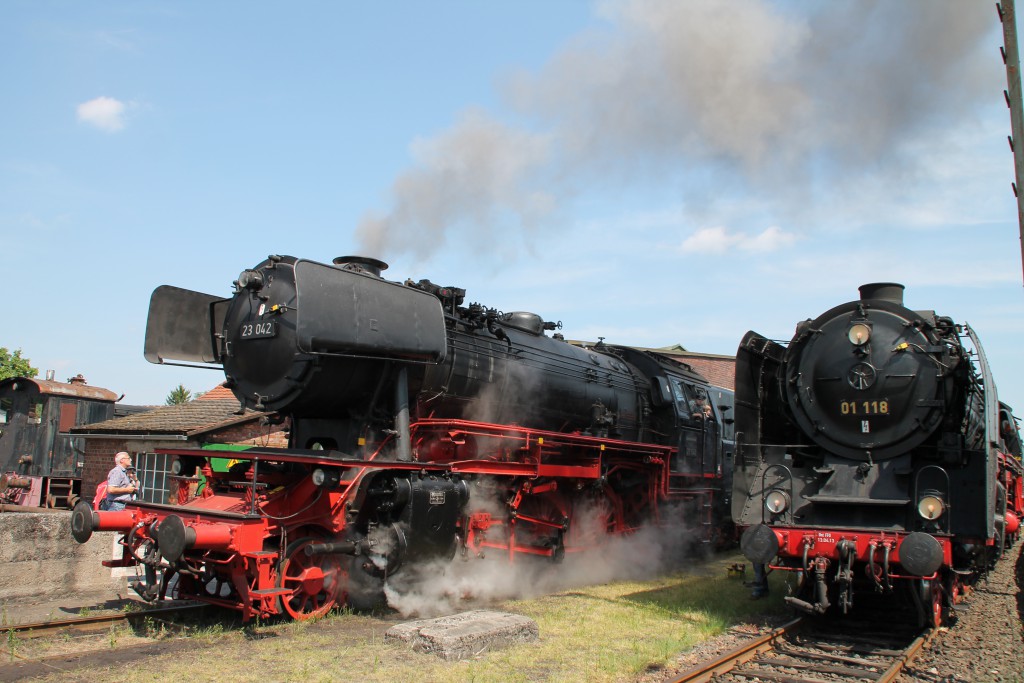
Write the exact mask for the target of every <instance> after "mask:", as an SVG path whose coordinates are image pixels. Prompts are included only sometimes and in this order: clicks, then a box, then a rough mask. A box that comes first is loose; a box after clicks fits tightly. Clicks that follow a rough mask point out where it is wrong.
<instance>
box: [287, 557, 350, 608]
mask: <svg viewBox="0 0 1024 683" xmlns="http://www.w3.org/2000/svg"><path fill="white" fill-rule="evenodd" d="M318 542H320V539H317V538H303V539H300V540H298V541H295V542H294V543H291V544H289V546H288V551H287V553H286V556H285V559H284V561H283V562H282V563H281V568H280V570H279V572H278V582H279V585H280V587H281V588H287V589H288V590H290V591H291V592H290V593H289V594H287V595H284V596H282V597H281V605H282V607H283V608H284V611H285V613H287V614H288V615H289V616H290V617H292V618H293V619H298V620H300V621H302V620H306V619H314V618H316V617H322V616H323V615H325V614H327V613H328V612H329V611H330V610H331V608H332V607H334V605H335V604H337V601H338V590H339V587H340V584H341V582H342V580H343V578H344V576H343V572H342V569H341V563H340V562H339V560H338V558H337V556H334V555H317V556H313V557H310V556H308V555H306V546H308V545H309V544H311V543H318Z"/></svg>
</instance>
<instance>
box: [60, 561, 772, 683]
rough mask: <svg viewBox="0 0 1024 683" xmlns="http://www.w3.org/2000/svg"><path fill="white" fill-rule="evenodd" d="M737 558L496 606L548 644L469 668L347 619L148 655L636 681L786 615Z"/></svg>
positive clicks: (407, 672) (260, 677)
mask: <svg viewBox="0 0 1024 683" xmlns="http://www.w3.org/2000/svg"><path fill="white" fill-rule="evenodd" d="M737 561H742V558H741V557H739V556H738V555H737V554H732V553H730V554H727V555H719V556H716V557H714V558H712V559H710V560H708V561H705V562H701V563H699V564H695V565H694V566H693V567H691V568H690V569H688V570H686V571H683V572H680V573H677V574H674V575H672V576H667V577H663V578H659V579H656V580H653V581H635V582H634V581H620V582H613V583H607V584H602V585H595V586H587V587H582V588H575V589H572V590H568V591H564V592H561V593H557V594H553V595H548V596H543V597H539V598H534V599H528V600H515V601H510V602H506V603H503V604H501V605H497V606H494V609H502V610H505V611H509V612H514V613H517V614H521V615H525V616H528V617H530V618H532V619H534V620H535V621H536V622H537V624H538V626H539V628H540V637H539V639H538V640H537V641H535V642H532V643H524V644H520V645H516V646H513V647H509V648H506V649H503V650H498V651H494V652H485V653H483V654H480V655H478V656H477V657H475V658H472V659H468V660H464V661H461V662H445V661H443V660H441V659H439V658H437V657H435V656H432V655H425V654H417V653H414V652H413V651H412V650H411V649H409V648H408V647H407V646H406V645H404V644H391V643H385V642H384V632H385V631H386V629H387V628H389V627H390V626H392V625H393V624H394V623H397V622H395V621H389V622H384V621H381V620H380V619H378V618H377V617H374V616H372V615H365V614H355V613H351V612H347V611H346V612H341V613H335V614H331V615H328V616H327V617H325V618H323V619H320V620H318V621H316V622H277V623H271V624H262V625H257V626H252V625H251V626H249V627H246V628H238V627H237V626H234V625H231V624H230V623H229V624H228V625H227V626H225V625H223V622H215V623H214V624H212V625H210V626H206V627H199V628H195V629H192V630H190V633H192V634H193V635H191V636H190V639H192V640H193V641H194V642H195V647H194V648H189V649H187V650H186V651H185V652H184V653H182V652H179V653H177V654H173V655H171V654H167V655H157V656H151V657H148V658H147V662H148V664H147V672H148V674H147V677H148V678H149V680H153V681H174V682H175V683H177V682H178V681H181V680H221V679H224V680H228V679H230V680H232V681H239V682H242V681H254V682H256V681H258V682H259V683H270V682H272V681H335V680H341V679H350V680H360V681H381V682H385V681H387V682H390V681H396V680H398V681H404V680H416V681H476V682H484V683H486V682H492V681H493V682H497V681H501V682H503V683H504V682H506V681H509V682H517V681H518V682H523V683H526V682H533V681H553V682H559V681H580V680H588V681H598V682H601V681H633V680H636V679H637V678H638V677H639V676H640V675H642V674H643V673H644V672H645V671H651V670H657V669H658V668H660V667H663V666H666V665H668V664H670V663H671V662H672V661H673V660H674V659H675V658H676V657H677V656H678V654H679V653H681V652H683V651H685V650H687V649H688V648H690V647H692V646H694V645H696V644H698V643H701V642H703V641H705V640H707V639H709V638H712V637H714V636H717V635H719V634H721V633H723V632H724V631H725V630H727V629H728V628H729V627H730V626H732V625H733V624H736V623H740V622H743V621H751V620H757V619H758V618H759V617H761V616H762V615H763V614H765V613H769V614H784V613H786V609H785V608H784V607H783V601H782V595H783V594H784V593H785V590H784V588H783V581H782V579H781V577H777V576H772V577H771V581H772V596H771V597H770V598H769V599H767V600H761V601H754V600H752V599H751V598H750V597H749V591H748V589H745V588H743V586H742V579H740V578H738V577H730V576H728V575H727V572H726V567H727V566H729V565H730V564H732V563H734V562H737ZM197 672H201V675H200V677H199V678H197ZM91 674H97V678H101V677H102V678H108V679H115V680H116V679H118V678H127V677H131V672H130V669H127V668H121V667H104V668H103V669H102V671H101V670H94V671H92V672H91ZM53 680H58V679H53Z"/></svg>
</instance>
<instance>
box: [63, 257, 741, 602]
mask: <svg viewBox="0 0 1024 683" xmlns="http://www.w3.org/2000/svg"><path fill="white" fill-rule="evenodd" d="M385 268H387V265H386V264H384V263H383V262H381V261H378V260H376V259H370V258H356V257H341V258H338V259H335V260H334V262H333V263H332V264H324V263H319V262H315V261H310V260H304V259H299V258H294V257H290V256H276V255H273V256H270V257H269V258H268V259H267V260H265V261H263V262H262V263H260V264H259V265H257V266H256V267H255V268H251V269H247V270H244V271H243V272H242V273H241V274H240V275H239V276H238V279H237V280H236V281H235V283H234V293H233V294H232V295H231V296H230V297H228V298H223V297H218V296H213V295H208V294H202V293H198V292H193V291H189V290H183V289H179V288H175V287H170V286H164V287H160V288H158V289H157V290H156V291H155V292H154V293H153V296H152V299H151V304H150V311H149V320H148V325H147V331H146V342H145V356H146V358H147V359H148V360H150V361H151V362H154V363H164V362H168V361H176V362H185V363H191V364H219V365H222V366H223V370H224V374H225V376H226V382H227V386H229V387H230V388H231V389H232V391H233V392H234V394H235V396H236V397H237V398H238V399H239V401H240V403H241V408H242V409H245V408H249V409H254V410H258V411H264V412H266V413H267V414H268V418H267V419H269V420H272V421H283V420H287V421H288V429H289V430H290V431H289V447H288V448H287V449H270V448H258V447H257V448H250V449H248V450H245V451H242V452H232V453H231V456H230V457H232V458H234V459H235V460H236V461H237V462H236V464H234V465H233V466H232V467H231V468H230V470H229V471H227V472H218V471H215V469H214V468H212V467H211V465H210V457H211V455H222V454H217V453H216V452H211V451H208V450H192V449H165V450H162V451H160V452H163V453H169V454H171V455H173V456H174V458H175V459H174V462H173V465H172V472H173V477H172V479H173V480H174V481H175V482H176V486H175V491H174V492H173V494H172V495H173V501H171V502H168V503H144V502H138V501H137V502H133V503H129V504H128V505H127V508H126V509H125V510H123V511H94V510H93V509H91V508H90V507H89V506H88V505H87V504H85V503H83V504H80V505H78V506H76V508H75V510H74V512H73V514H72V521H71V525H72V533H73V535H74V537H75V539H76V540H78V541H79V542H82V543H84V542H85V541H87V540H88V539H89V537H90V535H91V534H92V532H93V531H95V530H101V531H111V530H112V531H117V532H120V533H122V534H123V539H122V545H123V556H122V558H121V559H120V560H116V561H113V562H111V563H110V564H111V565H121V566H130V565H136V564H140V563H141V564H143V565H145V566H147V567H148V568H149V569H150V571H149V572H147V573H148V574H153V573H154V572H153V571H152V570H154V569H157V568H162V569H163V570H164V571H163V577H164V586H166V585H167V582H168V580H169V577H171V576H173V575H175V574H176V575H177V577H178V580H177V587H178V588H177V590H178V595H179V596H180V597H183V598H190V599H198V600H202V601H205V602H208V603H213V604H218V605H222V606H226V607H231V608H234V609H237V610H240V611H241V613H242V615H243V618H244V619H251V618H253V617H269V616H272V615H286V616H288V617H292V618H295V619H307V618H311V617H315V616H319V615H322V614H324V613H326V612H327V611H328V610H330V609H331V608H332V607H333V606H335V605H338V604H354V605H361V604H365V603H366V602H367V601H371V600H373V599H374V598H375V597H377V596H379V595H380V593H381V590H382V587H383V585H384V582H385V580H392V579H395V578H396V577H400V576H402V574H403V573H404V572H415V570H416V568H417V567H418V566H423V565H425V564H426V563H428V562H431V561H433V560H441V561H449V560H451V559H452V558H454V557H456V556H461V557H463V558H467V559H470V558H473V557H479V556H482V555H483V554H484V553H485V552H495V553H499V554H503V555H507V557H508V559H509V560H510V561H514V560H519V559H520V558H525V557H533V558H541V559H547V560H550V561H553V562H558V561H560V560H561V559H562V558H563V557H564V556H565V555H566V554H567V553H578V552H581V551H584V550H587V549H590V548H593V547H595V546H597V545H598V544H600V543H601V541H602V540H603V539H606V538H608V537H610V536H615V535H620V534H626V533H628V532H631V531H633V530H636V529H638V528H639V527H641V526H642V525H644V524H649V523H653V524H660V525H664V526H665V527H667V528H668V529H669V530H670V531H671V533H673V534H676V535H679V534H682V533H684V531H683V530H684V529H690V530H691V532H692V533H693V534H694V535H695V536H697V537H700V538H712V537H714V536H715V535H716V534H717V533H719V532H721V530H722V521H721V520H722V519H723V518H727V516H728V506H729V503H728V494H729V491H730V483H729V473H730V472H729V466H728V464H729V463H730V462H731V459H732V452H731V444H732V442H731V440H730V436H731V431H732V418H731V415H730V414H729V411H730V410H731V407H732V395H731V392H730V391H728V390H725V389H720V388H717V387H713V386H711V385H710V384H709V383H708V382H707V381H706V380H705V379H704V378H703V377H702V376H701V375H699V374H698V373H697V372H695V371H694V370H693V369H692V368H691V367H689V366H688V365H686V364H683V363H681V362H678V361H676V360H674V359H672V358H669V357H667V356H664V355H661V354H658V353H654V352H650V351H644V350H639V349H633V348H629V347H624V346H613V345H608V344H604V343H603V341H602V342H599V343H597V344H595V345H593V346H591V347H589V348H587V347H583V346H579V345H574V344H570V343H569V342H567V341H565V340H564V339H563V338H562V335H561V334H560V333H559V332H557V330H558V329H560V328H561V323H553V322H547V321H544V320H543V319H542V318H541V317H540V316H538V315H536V314H533V313H525V312H512V313H501V312H499V311H497V310H495V309H490V308H486V307H484V306H482V305H480V304H478V303H471V304H469V305H468V306H464V303H465V290H463V289H460V288H456V287H442V286H438V285H435V284H434V283H432V282H430V281H429V280H420V281H418V282H413V281H411V280H407V281H405V282H394V281H389V280H386V279H384V278H383V277H382V275H381V272H382V271H383V270H384V269H385ZM548 333H552V334H548Z"/></svg>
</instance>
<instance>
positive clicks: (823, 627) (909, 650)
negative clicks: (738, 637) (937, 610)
mask: <svg viewBox="0 0 1024 683" xmlns="http://www.w3.org/2000/svg"><path fill="white" fill-rule="evenodd" d="M935 633H936V631H935V630H934V629H931V630H928V631H914V630H908V629H906V628H902V627H901V626H900V625H898V624H895V625H894V624H891V623H889V624H887V623H884V622H853V621H846V622H843V623H835V624H832V623H824V622H821V621H819V620H808V619H804V618H799V619H794V620H793V621H791V622H789V623H787V624H784V625H783V626H781V627H779V628H777V629H775V630H774V631H772V632H771V633H768V634H766V635H764V636H762V637H760V638H757V639H755V640H753V641H751V642H749V643H746V644H744V645H741V646H740V647H738V648H736V649H734V650H732V651H731V652H728V653H726V654H725V655H723V656H721V657H719V658H718V659H716V660H714V661H711V662H708V663H706V664H703V665H701V666H698V667H695V668H693V669H691V670H689V671H687V672H686V673H684V674H683V675H682V677H680V678H678V679H676V680H675V683H702V682H703V681H712V680H714V681H721V682H723V683H724V682H726V681H728V682H732V681H737V682H738V681H751V680H758V681H777V682H779V683H817V682H819V681H830V682H831V683H837V682H841V681H877V682H879V683H889V682H890V681H894V680H896V677H897V676H898V675H899V673H900V671H902V669H903V667H904V666H906V665H907V663H908V662H910V661H911V660H912V659H913V658H914V657H915V656H916V655H917V653H918V652H920V651H921V649H922V648H924V647H925V646H926V645H927V644H928V643H929V642H930V641H931V639H932V638H933V637H934V635H935Z"/></svg>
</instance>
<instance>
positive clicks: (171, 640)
mask: <svg viewBox="0 0 1024 683" xmlns="http://www.w3.org/2000/svg"><path fill="white" fill-rule="evenodd" d="M1022 548H1024V544H1018V545H1017V547H1015V548H1014V549H1012V550H1011V551H1010V556H1008V557H1007V558H1006V559H1004V560H1003V561H1002V562H1000V563H999V565H998V566H997V567H996V569H995V570H994V571H993V572H991V573H990V575H989V576H988V578H987V580H985V581H982V582H981V583H980V584H979V585H978V586H977V587H976V589H975V590H974V591H973V592H972V594H971V595H970V597H969V598H968V600H967V602H966V603H965V604H964V605H963V606H962V607H960V608H959V609H958V621H957V622H956V624H955V625H953V626H952V627H950V628H944V629H942V631H941V632H940V633H939V635H938V637H937V638H936V640H935V641H934V643H933V645H932V646H931V648H930V649H929V650H928V651H927V652H925V653H923V654H922V655H921V656H920V657H919V658H918V660H917V661H915V662H914V663H913V665H912V666H911V667H910V668H909V669H908V671H907V673H906V675H904V676H902V677H901V679H900V681H901V683H910V682H911V681H926V682H929V683H968V682H983V681H993V682H1002V681H1024V626H1022V624H1024V591H1022V588H1024V555H1022V554H1021V550H1022ZM133 603H134V601H132V600H131V598H130V597H128V596H120V595H109V596H108V595H94V596H79V598H78V599H77V600H76V599H75V598H71V597H67V598H57V599H54V600H51V601H45V600H43V601H38V602H37V603H35V604H32V605H22V606H21V607H20V608H19V606H17V605H12V604H7V605H4V608H5V610H6V612H5V614H6V617H5V618H7V619H8V622H7V625H9V624H10V623H12V621H14V617H15V616H22V617H25V616H30V617H38V618H37V619H25V618H23V619H18V621H22V622H25V621H33V620H35V621H42V620H44V619H46V618H54V617H56V618H60V617H61V616H62V615H63V616H73V615H74V614H77V613H80V612H81V611H82V610H83V609H84V610H85V611H86V612H87V613H92V614H100V613H104V612H110V611H118V610H124V609H126V607H125V606H126V605H129V607H128V609H132V608H134V607H133V606H132V605H133ZM136 606H137V605H136ZM219 619H220V620H221V621H224V620H228V621H230V615H225V614H224V613H221V614H220V617H219ZM782 620H784V619H782ZM782 620H780V619H779V618H778V617H777V616H776V617H774V618H768V617H766V618H764V619H762V620H760V621H759V620H757V619H755V620H752V621H751V622H750V623H745V624H738V625H736V626H735V627H733V628H732V629H730V631H729V632H728V633H726V634H725V635H723V636H720V637H718V638H715V639H713V640H710V641H707V642H705V643H703V644H701V645H699V646H697V647H695V648H693V649H691V650H688V651H686V652H682V653H680V654H679V656H678V657H677V659H676V660H675V663H674V665H673V666H671V667H668V668H658V669H656V670H651V671H649V672H648V673H646V674H644V675H643V676H641V677H639V678H637V679H635V681H634V683H658V682H661V681H669V680H673V679H674V678H675V677H677V676H678V675H679V674H681V673H682V672H684V671H686V670H688V669H689V668H691V667H693V666H695V665H696V664H698V663H700V662H701V661H703V660H704V659H706V658H709V657H711V656H714V655H715V654H717V653H721V652H724V651H726V650H729V649H732V648H734V647H736V646H737V645H738V644H740V643H741V642H742V641H744V640H746V639H747V638H749V637H752V636H756V635H759V634H761V633H764V632H767V631H768V630H770V629H772V628H774V627H776V626H778V625H779V623H780V621H782ZM401 621H402V619H401V617H399V616H398V615H394V614H386V615H382V616H381V615H360V617H359V618H358V619H354V620H344V621H338V622H332V621H330V620H326V621H324V622H322V623H321V624H318V625H317V628H318V630H326V632H327V633H328V634H329V636H330V640H331V642H332V646H334V647H337V648H338V649H339V651H344V650H345V649H347V648H360V647H365V646H366V643H367V642H375V639H379V637H380V634H381V633H383V632H384V631H386V630H387V629H388V628H389V627H391V626H392V625H394V624H396V623H399V622H401ZM217 622H218V617H217V616H216V615H213V616H212V618H211V619H210V620H208V622H207V623H217ZM266 638H274V639H282V640H291V642H290V643H289V645H290V646H291V645H292V644H293V646H294V648H295V649H297V650H301V648H302V647H303V643H302V642H301V641H302V632H301V631H294V630H290V629H288V628H274V627H273V626H269V627H268V626H263V627H259V628H248V629H247V628H243V627H240V626H239V625H238V624H234V625H227V626H225V627H224V629H223V633H220V634H218V631H217V630H216V629H214V630H213V632H212V635H208V636H202V637H198V638H195V637H193V638H187V639H181V638H179V637H176V634H174V633H173V629H172V631H170V632H168V631H165V630H164V629H157V631H156V632H154V631H153V624H150V625H149V628H148V629H143V628H138V627H137V628H136V629H135V630H134V631H133V630H132V629H130V628H128V627H124V626H122V627H120V630H119V631H117V632H116V634H115V633H114V632H109V633H108V632H103V633H99V634H97V635H95V636H88V637H82V638H75V639H71V638H65V639H64V643H63V644H60V643H57V644H56V645H54V644H51V646H50V649H49V650H40V649H38V648H37V646H36V645H34V644H32V643H30V642H28V641H25V642H23V643H19V644H18V647H17V648H16V649H15V652H14V653H13V654H11V653H10V648H7V651H5V652H3V653H2V659H0V683H5V682H7V681H18V680H25V679H33V678H38V677H46V676H50V677H53V676H55V675H56V676H58V679H59V680H62V681H83V682H85V681H92V680H97V677H99V679H102V678H103V677H104V675H105V674H106V673H107V672H108V671H109V669H108V667H111V666H115V667H116V666H117V665H119V664H128V663H132V662H136V663H138V662H144V661H145V660H147V659H150V658H154V657H157V656H160V655H168V654H171V655H173V654H175V653H182V654H185V653H187V654H188V655H190V656H192V657H196V656H198V657H203V656H205V655H204V654H203V653H206V652H209V656H211V657H215V656H216V652H217V650H218V648H222V647H224V646H225V644H228V643H230V645H231V646H232V647H238V646H239V645H242V643H243V642H244V641H245V640H261V639H266ZM115 640H116V643H115ZM8 644H10V643H8ZM121 670H122V671H123V669H121Z"/></svg>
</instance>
